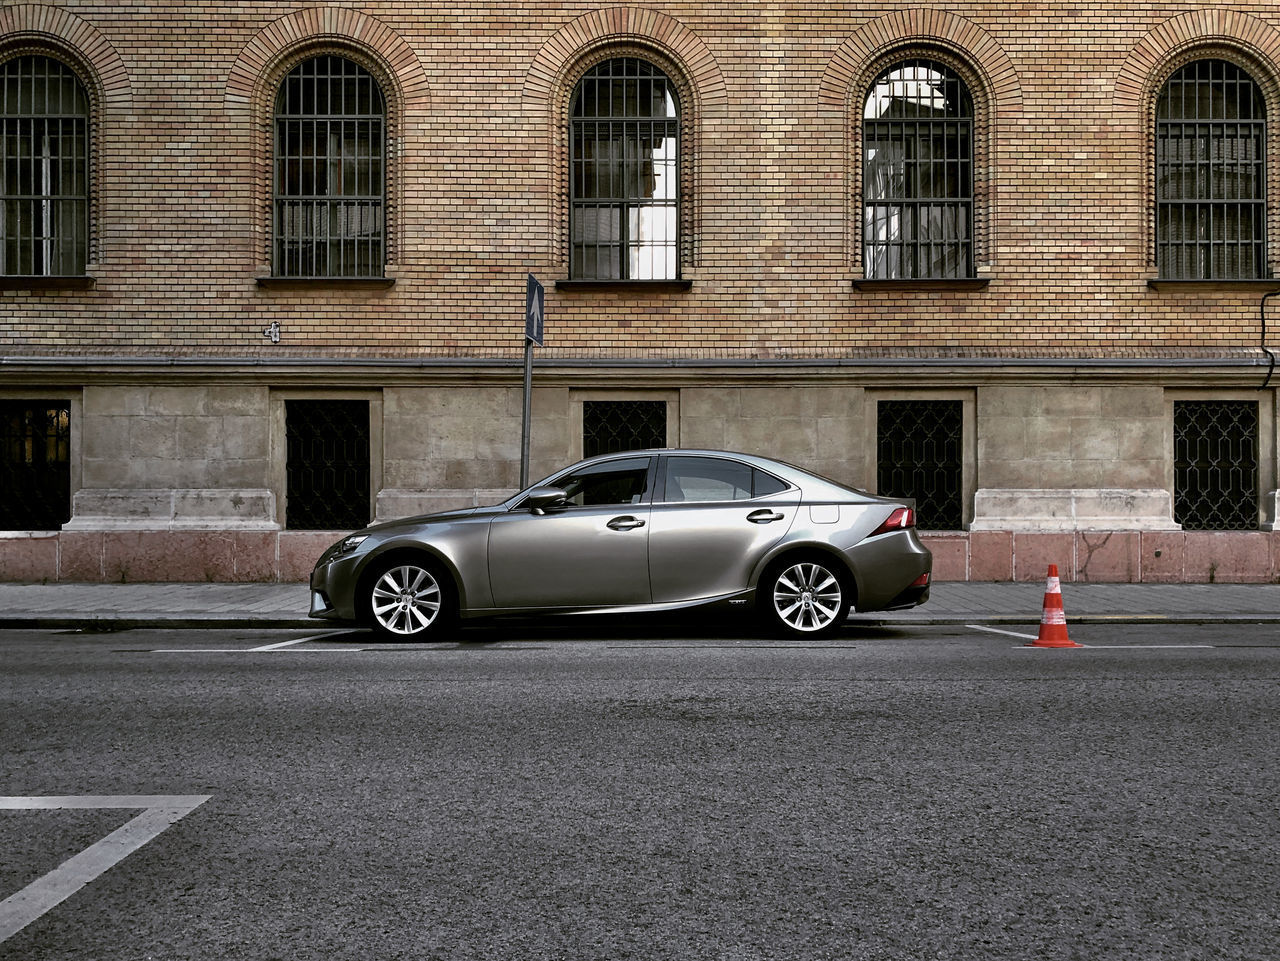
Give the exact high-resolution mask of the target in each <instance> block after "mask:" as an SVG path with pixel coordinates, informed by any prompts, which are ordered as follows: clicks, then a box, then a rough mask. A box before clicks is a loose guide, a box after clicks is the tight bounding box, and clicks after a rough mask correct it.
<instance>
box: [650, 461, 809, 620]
mask: <svg viewBox="0 0 1280 961" xmlns="http://www.w3.org/2000/svg"><path fill="white" fill-rule="evenodd" d="M658 478H659V479H658V485H657V490H656V500H655V503H654V505H653V508H652V512H651V514H650V531H649V579H650V582H651V584H652V590H653V600H654V602H655V603H677V602H680V601H691V600H699V599H703V598H711V597H722V596H724V595H727V594H733V593H736V592H738V591H742V590H745V589H746V586H747V580H748V578H749V577H750V576H751V571H752V570H753V568H754V567H755V565H756V563H757V561H758V560H759V559H760V558H761V557H762V556H763V555H764V554H765V553H767V552H768V550H769V549H770V548H771V547H773V545H774V544H776V543H777V542H778V541H780V540H781V539H782V538H783V536H784V535H785V534H786V532H787V530H788V529H789V528H790V527H791V523H792V521H793V520H795V515H796V510H797V508H798V506H799V503H800V491H798V490H796V489H795V488H794V487H791V486H789V485H788V484H787V483H786V482H784V481H782V480H780V479H778V478H776V477H774V476H773V475H772V474H768V473H767V472H764V471H761V470H760V469H759V468H756V467H753V466H752V465H750V464H747V463H745V462H743V461H738V460H734V459H732V458H727V457H714V456H707V455H686V454H672V455H664V456H663V457H661V458H660V463H659V467H658Z"/></svg>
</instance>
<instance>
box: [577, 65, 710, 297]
mask: <svg viewBox="0 0 1280 961" xmlns="http://www.w3.org/2000/svg"><path fill="white" fill-rule="evenodd" d="M631 63H635V64H637V65H643V66H644V67H645V68H647V69H648V71H649V73H648V74H645V75H644V76H643V77H642V76H641V73H640V72H639V70H638V68H637V72H636V73H635V74H634V76H633V75H631V74H629V73H627V68H624V72H623V75H622V76H621V77H618V76H617V75H615V74H613V73H611V74H610V75H609V76H608V77H607V78H598V77H593V75H595V74H597V73H598V72H600V71H603V70H604V69H605V68H613V67H614V66H615V65H617V64H631ZM645 78H648V79H652V80H654V81H655V82H656V81H657V80H659V79H661V80H662V81H663V82H664V83H665V87H666V94H667V96H668V97H669V98H670V101H671V103H672V105H673V107H672V112H671V113H670V114H668V115H665V116H661V117H659V116H657V115H656V114H649V115H645V116H640V115H639V114H637V115H635V116H628V115H626V114H623V115H621V116H614V115H613V114H612V111H610V112H608V113H599V112H597V113H596V114H593V115H591V116H585V115H583V116H579V115H577V108H578V104H579V102H580V98H581V97H582V95H583V94H584V92H585V88H584V84H585V83H586V82H587V81H588V80H590V79H608V80H610V81H613V82H618V81H619V80H620V81H621V82H623V83H624V84H625V83H626V82H627V81H628V80H629V79H634V80H636V81H637V82H638V81H639V80H641V79H645ZM597 102H599V100H597ZM651 102H652V101H651ZM565 117H566V119H565V128H564V129H565V134H566V139H565V171H566V182H565V195H566V198H567V200H566V214H567V215H566V237H565V257H566V268H567V273H568V279H567V280H565V281H561V282H558V283H557V287H559V286H561V285H563V286H565V287H574V286H581V287H588V286H593V285H614V284H635V285H653V286H670V285H676V286H678V287H685V286H688V284H687V282H686V281H685V280H684V276H683V274H684V266H685V263H684V262H685V248H686V242H687V238H686V231H687V225H686V223H685V220H686V216H687V211H686V198H685V176H686V153H687V147H686V133H685V128H686V108H685V91H684V89H683V84H682V83H681V81H680V77H679V75H678V74H676V73H674V72H673V71H672V69H671V68H670V67H669V66H668V65H667V64H666V63H664V62H662V59H661V58H657V57H654V56H652V55H650V54H649V53H648V52H645V51H636V50H630V49H627V50H615V51H610V53H609V55H607V56H604V57H601V58H599V59H597V60H595V61H593V62H591V63H589V64H587V65H585V66H583V67H582V68H581V69H580V70H579V71H577V79H576V80H575V81H574V82H573V84H572V85H571V86H570V87H569V89H568V98H567V104H566V115H565ZM588 124H595V125H597V127H598V126H599V125H601V124H611V125H613V124H619V125H622V126H623V127H624V130H623V140H624V142H632V141H633V140H634V141H639V140H640V139H642V138H641V137H640V135H639V131H640V128H641V126H642V125H644V124H648V125H650V126H651V128H652V127H656V126H659V125H662V126H664V127H665V128H666V133H665V136H667V137H669V138H674V141H675V143H674V148H673V149H672V151H671V156H669V157H664V158H662V160H661V162H662V163H663V164H664V166H666V167H667V173H668V177H669V180H670V196H667V197H662V198H654V197H647V198H646V197H644V196H641V195H639V194H638V193H632V192H628V189H627V188H625V187H624V190H623V191H622V193H621V194H620V195H619V196H613V197H608V198H603V197H580V196H579V195H578V181H579V177H578V176H577V173H578V169H577V168H578V165H579V164H580V163H581V164H582V165H583V167H584V168H585V166H586V165H587V164H588V163H589V162H590V161H589V158H587V157H586V156H585V155H580V154H579V137H578V132H579V130H580V129H582V130H583V131H584V132H585V128H586V126H587V125H588ZM633 126H634V129H635V136H634V137H627V133H629V132H630V130H631V128H632V127H633ZM611 139H613V138H611ZM652 159H653V158H648V160H649V161H652ZM628 162H631V161H629V160H628V159H627V158H625V157H624V159H623V163H624V164H625V163H628ZM635 162H636V163H641V162H645V161H644V160H642V159H637V160H636V161H635ZM624 169H625V168H624ZM636 176H637V180H638V178H639V172H638V171H637V173H636ZM622 179H627V178H625V177H624V178H622ZM592 206H597V207H607V206H616V208H617V209H618V210H619V215H618V217H617V228H616V233H614V234H612V235H611V236H610V238H609V239H608V241H607V242H606V243H605V244H600V243H596V244H595V245H594V248H595V249H596V250H597V252H598V251H599V250H600V249H609V248H611V247H615V246H616V248H617V254H618V256H617V268H618V269H617V274H616V276H615V275H612V274H610V275H604V276H602V275H601V274H600V271H599V269H598V267H597V269H596V270H595V271H594V272H588V271H586V270H585V269H584V267H583V265H582V264H581V263H580V261H579V254H578V249H579V246H581V247H582V249H583V250H584V251H585V250H586V248H587V247H588V244H587V242H586V241H581V242H580V241H578V240H576V239H575V238H576V235H577V232H578V227H579V224H580V211H582V210H586V209H588V208H589V207H592ZM645 209H658V210H667V211H669V213H668V214H667V219H668V221H669V227H670V230H671V231H673V233H674V236H671V237H670V238H665V237H664V239H662V240H660V241H658V242H656V243H653V244H650V245H644V244H643V243H642V242H637V241H635V240H634V239H633V237H632V235H631V231H630V219H631V217H630V215H631V213H632V212H633V211H642V210H645ZM645 246H652V247H654V248H655V249H657V250H659V251H661V250H668V251H669V256H670V259H671V272H670V274H669V275H662V276H636V273H638V272H637V271H634V270H633V269H632V267H631V253H632V248H636V249H638V250H643V249H644V247H645ZM584 256H585V255H584Z"/></svg>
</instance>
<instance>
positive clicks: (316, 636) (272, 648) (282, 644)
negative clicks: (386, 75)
mask: <svg viewBox="0 0 1280 961" xmlns="http://www.w3.org/2000/svg"><path fill="white" fill-rule="evenodd" d="M348 633H350V632H349V631H326V632H325V633H324V634H313V635H311V636H310V637H300V638H298V639H297V640H294V641H281V642H280V643H278V644H264V645H263V646H262V647H251V648H249V650H250V651H278V650H280V649H281V648H283V647H292V646H293V645H294V644H305V643H306V642H307V641H323V640H324V639H325V638H326V637H333V636H334V635H335V634H348Z"/></svg>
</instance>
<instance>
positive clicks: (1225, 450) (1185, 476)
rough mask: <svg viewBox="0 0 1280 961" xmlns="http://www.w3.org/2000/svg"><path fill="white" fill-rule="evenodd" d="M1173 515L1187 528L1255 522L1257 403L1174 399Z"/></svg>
mask: <svg viewBox="0 0 1280 961" xmlns="http://www.w3.org/2000/svg"><path fill="white" fill-rule="evenodd" d="M1173 437H1174V440H1173V444H1174V447H1173V476H1174V481H1173V484H1174V492H1173V519H1174V520H1175V521H1177V522H1178V523H1179V524H1181V525H1182V527H1183V529H1184V530H1189V531H1205V530H1216V531H1235V530H1255V529H1256V528H1257V526H1258V405H1257V404H1256V403H1254V402H1253V401H1233V400H1226V401H1174V404H1173Z"/></svg>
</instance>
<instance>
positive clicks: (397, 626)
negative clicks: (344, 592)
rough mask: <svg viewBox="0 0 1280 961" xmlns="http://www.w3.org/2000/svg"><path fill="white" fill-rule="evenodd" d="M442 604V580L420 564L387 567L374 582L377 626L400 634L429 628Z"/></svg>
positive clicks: (403, 634) (374, 613)
mask: <svg viewBox="0 0 1280 961" xmlns="http://www.w3.org/2000/svg"><path fill="white" fill-rule="evenodd" d="M443 606H444V594H443V592H442V591H441V589H440V583H439V581H437V580H436V578H435V576H434V575H433V574H432V573H431V572H430V571H429V570H427V569H426V568H424V567H420V566H419V565H417V564H401V565H399V566H397V567H392V568H391V569H389V570H387V571H386V572H385V573H383V575H382V576H381V577H379V578H378V579H377V580H376V581H375V582H374V585H373V592H372V595H371V597H370V609H371V610H372V612H373V619H374V621H375V622H376V624H377V626H378V627H379V628H380V629H382V630H384V631H386V632H387V633H389V634H397V635H399V636H401V637H411V636H413V635H416V634H422V633H424V632H425V631H428V630H430V628H431V625H432V624H434V623H435V622H436V620H437V619H438V618H439V616H440V610H441V608H442V607H443Z"/></svg>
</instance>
